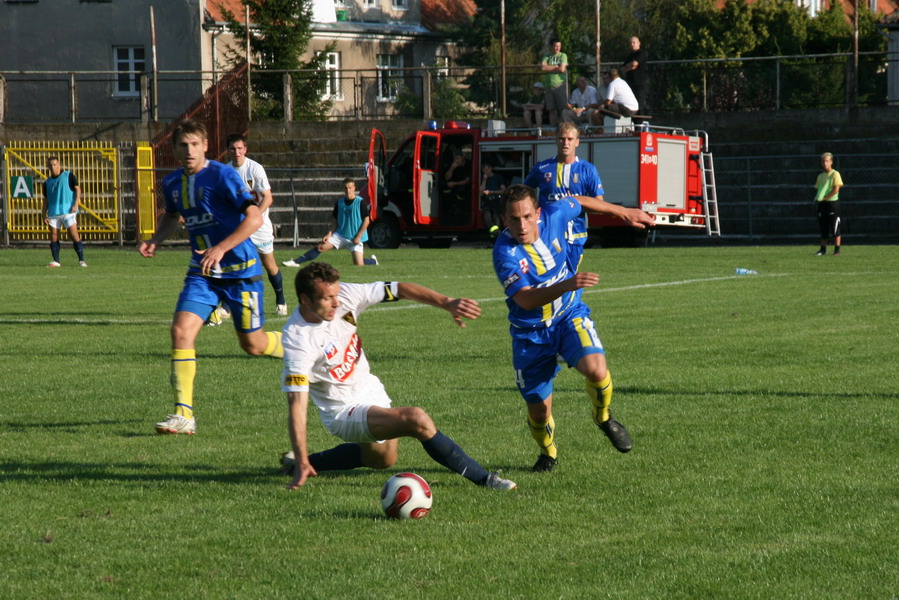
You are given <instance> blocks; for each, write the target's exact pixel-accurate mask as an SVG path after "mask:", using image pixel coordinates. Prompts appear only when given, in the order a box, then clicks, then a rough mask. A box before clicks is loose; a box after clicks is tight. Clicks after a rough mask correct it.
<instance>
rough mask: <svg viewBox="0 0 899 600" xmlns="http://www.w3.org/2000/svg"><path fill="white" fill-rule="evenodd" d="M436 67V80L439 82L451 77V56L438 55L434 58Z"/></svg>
mask: <svg viewBox="0 0 899 600" xmlns="http://www.w3.org/2000/svg"><path fill="white" fill-rule="evenodd" d="M434 66H435V67H437V70H436V71H434V75H435V79H437V80H438V81H439V80H441V79H446V78H447V77H449V66H450V58H449V56H441V55H439V54H438V55H437V56H435V57H434Z"/></svg>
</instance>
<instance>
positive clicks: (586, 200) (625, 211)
mask: <svg viewBox="0 0 899 600" xmlns="http://www.w3.org/2000/svg"><path fill="white" fill-rule="evenodd" d="M575 198H576V199H577V201H578V202H579V203H580V205H581V206H583V207H584V208H585V209H587V210H589V211H590V212H595V213H599V214H601V215H612V216H613V217H618V218H619V219H622V220H623V221H626V222H627V224H628V225H630V226H631V227H636V228H637V229H646V228H647V227H652V226H653V225H655V220H654V219H653V218H652V215H650V214H649V213H647V212H645V211H643V210H640V209H639V208H627V207H624V206H618V205H617V204H612V203H611V202H606V201H605V198H603V197H602V196H596V197H593V196H575Z"/></svg>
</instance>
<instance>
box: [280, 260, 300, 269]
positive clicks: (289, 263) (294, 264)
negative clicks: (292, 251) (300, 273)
mask: <svg viewBox="0 0 899 600" xmlns="http://www.w3.org/2000/svg"><path fill="white" fill-rule="evenodd" d="M281 264H282V265H284V266H285V267H299V266H300V263H298V262H297V261H295V260H293V259H291V260H285V261H284V262H282V263H281Z"/></svg>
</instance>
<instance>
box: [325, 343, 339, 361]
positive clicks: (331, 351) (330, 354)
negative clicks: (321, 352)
mask: <svg viewBox="0 0 899 600" xmlns="http://www.w3.org/2000/svg"><path fill="white" fill-rule="evenodd" d="M335 356H337V346H335V345H334V342H328V345H327V346H326V347H325V358H327V359H328V360H331V359H332V358H334V357H335Z"/></svg>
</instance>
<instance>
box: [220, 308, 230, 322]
mask: <svg viewBox="0 0 899 600" xmlns="http://www.w3.org/2000/svg"><path fill="white" fill-rule="evenodd" d="M218 312H219V318H220V319H230V318H231V311H230V310H228V309H227V308H225V307H224V306H219V307H218Z"/></svg>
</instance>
